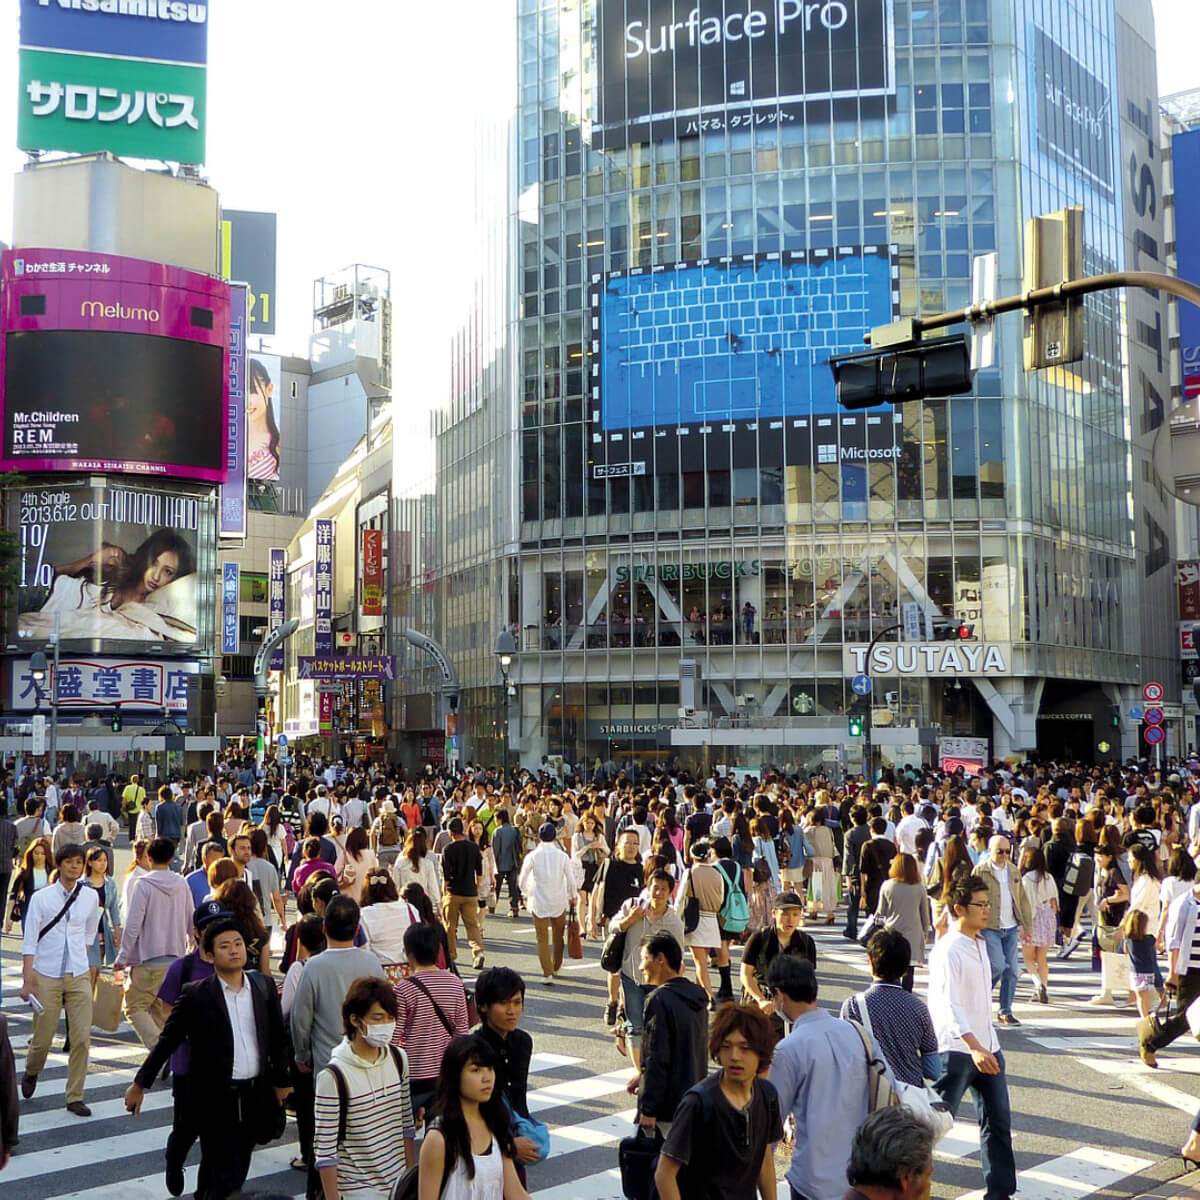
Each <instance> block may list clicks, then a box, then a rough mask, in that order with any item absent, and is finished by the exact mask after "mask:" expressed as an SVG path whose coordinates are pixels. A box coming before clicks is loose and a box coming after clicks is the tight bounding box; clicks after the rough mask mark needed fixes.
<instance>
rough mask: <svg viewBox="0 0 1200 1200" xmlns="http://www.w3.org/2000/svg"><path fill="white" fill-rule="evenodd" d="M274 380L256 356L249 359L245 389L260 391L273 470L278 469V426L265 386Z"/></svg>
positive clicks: (270, 385) (272, 385) (268, 385)
mask: <svg viewBox="0 0 1200 1200" xmlns="http://www.w3.org/2000/svg"><path fill="white" fill-rule="evenodd" d="M274 386H275V383H274V380H272V379H271V375H270V373H269V372H268V371H267V368H266V367H264V366H263V365H262V363H260V362H259V361H258V359H257V358H252V359H251V360H250V377H249V379H247V380H246V391H247V392H251V391H255V392H262V394H263V407H264V408H265V409H266V414H267V434H268V438H269V440H268V442H267V451H268V453H269V454H270V455H271V457H272V458H273V459H274V460H275V470H276V471H278V470H279V427H278V426H277V425H276V424H275V406H274V405H273V404H272V403H271V400H270V397H268V395H267V388H269V387H274Z"/></svg>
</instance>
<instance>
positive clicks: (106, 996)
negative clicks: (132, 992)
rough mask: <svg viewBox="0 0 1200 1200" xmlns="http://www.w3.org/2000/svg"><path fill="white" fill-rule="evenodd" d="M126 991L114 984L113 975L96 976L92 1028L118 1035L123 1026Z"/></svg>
mask: <svg viewBox="0 0 1200 1200" xmlns="http://www.w3.org/2000/svg"><path fill="white" fill-rule="evenodd" d="M124 997H125V989H124V988H122V987H120V986H119V985H118V984H116V983H114V982H113V978H112V976H111V975H105V974H103V973H101V974H99V975H97V976H96V986H95V987H94V988H93V989H92V1026H93V1028H95V1029H103V1030H105V1031H106V1032H108V1033H116V1032H117V1027H118V1026H119V1025H120V1024H121V1002H122V1000H123V999H124Z"/></svg>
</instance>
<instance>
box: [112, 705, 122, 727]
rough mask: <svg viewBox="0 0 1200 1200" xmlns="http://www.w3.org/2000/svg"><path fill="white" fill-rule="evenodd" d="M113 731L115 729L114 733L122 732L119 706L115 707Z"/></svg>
mask: <svg viewBox="0 0 1200 1200" xmlns="http://www.w3.org/2000/svg"><path fill="white" fill-rule="evenodd" d="M112 731H113V733H120V732H121V710H120V709H119V708H114V709H113V715H112Z"/></svg>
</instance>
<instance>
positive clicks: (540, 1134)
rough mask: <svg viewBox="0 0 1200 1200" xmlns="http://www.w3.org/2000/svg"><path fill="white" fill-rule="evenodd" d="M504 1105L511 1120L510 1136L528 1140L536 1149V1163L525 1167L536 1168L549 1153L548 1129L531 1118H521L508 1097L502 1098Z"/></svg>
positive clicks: (527, 1164)
mask: <svg viewBox="0 0 1200 1200" xmlns="http://www.w3.org/2000/svg"><path fill="white" fill-rule="evenodd" d="M504 1103H505V1104H506V1105H507V1106H508V1115H509V1116H510V1117H511V1118H512V1135H513V1137H514V1138H519V1137H523V1138H528V1139H529V1140H530V1141H531V1142H532V1143H533V1144H534V1147H535V1148H536V1149H537V1152H538V1156H537V1160H536V1162H533V1163H526V1164H525V1165H526V1166H527V1167H532V1166H536V1165H537V1163H540V1162H545V1161H546V1156H547V1155H548V1154H549V1153H550V1128H549V1126H547V1125H543V1124H542V1123H541V1121H537V1120H534V1118H533V1117H523V1116H521V1114H520V1113H519V1112H517V1111H516V1109H514V1108H513V1106H512V1104H510V1103H509V1099H508V1096H505V1097H504Z"/></svg>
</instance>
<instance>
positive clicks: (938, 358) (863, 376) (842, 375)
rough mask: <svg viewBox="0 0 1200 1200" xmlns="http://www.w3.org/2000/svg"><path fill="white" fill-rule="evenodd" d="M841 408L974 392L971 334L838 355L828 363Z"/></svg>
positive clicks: (900, 402)
mask: <svg viewBox="0 0 1200 1200" xmlns="http://www.w3.org/2000/svg"><path fill="white" fill-rule="evenodd" d="M829 366H830V369H831V370H832V371H833V381H834V383H835V384H836V385H837V399H838V403H839V404H840V405H841V406H842V407H843V408H848V409H858V408H874V407H875V406H876V405H878V404H882V403H883V402H884V401H885V400H886V401H887V402H888V403H889V404H904V403H906V402H908V401H910V400H923V399H925V398H927V397H929V396H958V395H961V394H962V393H964V392H969V391H970V390H971V383H972V377H971V351H970V344H969V342H968V339H967V335H966V334H963V333H956V334H952V335H951V336H949V337H941V338H929V339H927V340H926V341H919V340H917V341H911V342H905V343H903V344H901V345H896V346H893V347H885V348H882V349H872V350H860V351H857V352H856V353H854V354H840V355H837V356H836V357H835V358H831V359H830V360H829Z"/></svg>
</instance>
